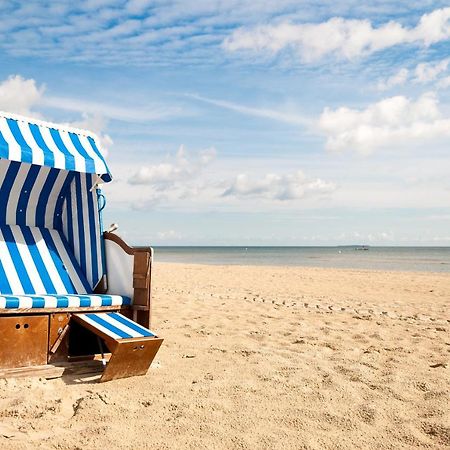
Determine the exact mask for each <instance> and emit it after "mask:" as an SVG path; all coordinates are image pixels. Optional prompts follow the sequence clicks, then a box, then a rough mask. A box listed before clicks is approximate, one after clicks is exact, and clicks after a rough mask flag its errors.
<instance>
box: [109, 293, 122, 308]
mask: <svg viewBox="0 0 450 450" xmlns="http://www.w3.org/2000/svg"><path fill="white" fill-rule="evenodd" d="M122 303H123V297H121V296H120V295H111V305H112V306H120V305H122Z"/></svg>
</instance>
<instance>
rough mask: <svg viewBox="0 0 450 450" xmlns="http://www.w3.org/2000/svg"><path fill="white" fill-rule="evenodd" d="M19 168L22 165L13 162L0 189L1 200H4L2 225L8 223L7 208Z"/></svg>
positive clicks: (1, 212) (0, 209)
mask: <svg viewBox="0 0 450 450" xmlns="http://www.w3.org/2000/svg"><path fill="white" fill-rule="evenodd" d="M19 168H20V163H18V162H14V161H11V162H10V164H9V167H8V170H7V171H6V174H5V179H4V180H3V183H2V186H1V187H0V199H1V200H2V208H0V225H1V224H5V223H6V208H7V205H8V202H9V196H10V194H11V189H12V187H13V184H14V181H15V180H16V177H17V173H18V172H19Z"/></svg>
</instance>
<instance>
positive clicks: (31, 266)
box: [11, 225, 46, 294]
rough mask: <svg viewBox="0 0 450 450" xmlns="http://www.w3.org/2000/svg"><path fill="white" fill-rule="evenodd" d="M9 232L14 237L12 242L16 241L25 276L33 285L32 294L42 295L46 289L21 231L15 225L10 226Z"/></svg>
mask: <svg viewBox="0 0 450 450" xmlns="http://www.w3.org/2000/svg"><path fill="white" fill-rule="evenodd" d="M11 232H12V234H13V236H14V240H15V241H16V245H17V249H18V251H19V254H20V256H21V258H22V262H23V264H24V266H25V268H26V270H27V275H28V277H29V278H30V281H31V284H32V285H33V289H34V292H35V293H36V294H44V293H45V291H46V289H45V287H44V284H43V283H42V279H41V277H40V275H39V271H38V269H37V267H36V264H35V262H34V260H33V257H32V256H31V252H30V248H29V247H28V244H27V243H26V242H25V237H24V235H23V233H22V230H21V229H20V227H18V226H17V225H16V226H14V225H11Z"/></svg>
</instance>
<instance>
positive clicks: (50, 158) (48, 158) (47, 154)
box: [29, 123, 55, 167]
mask: <svg viewBox="0 0 450 450" xmlns="http://www.w3.org/2000/svg"><path fill="white" fill-rule="evenodd" d="M29 127H30V131H31V134H32V135H33V137H34V140H35V141H36V144H37V145H38V146H39V147H40V148H41V149H42V150H43V151H44V166H49V167H53V166H54V165H55V155H54V154H53V152H52V151H51V150H50V149H49V148H48V146H47V144H46V143H45V141H44V138H43V137H42V134H41V131H40V129H39V127H38V126H37V125H35V124H34V123H30V124H29Z"/></svg>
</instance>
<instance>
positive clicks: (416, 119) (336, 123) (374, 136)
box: [318, 93, 450, 154]
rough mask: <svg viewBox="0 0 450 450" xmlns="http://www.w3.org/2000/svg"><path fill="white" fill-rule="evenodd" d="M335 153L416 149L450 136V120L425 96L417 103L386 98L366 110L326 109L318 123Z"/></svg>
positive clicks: (327, 145)
mask: <svg viewBox="0 0 450 450" xmlns="http://www.w3.org/2000/svg"><path fill="white" fill-rule="evenodd" d="M318 126H319V129H320V130H322V132H323V133H324V134H325V136H326V137H327V141H326V148H327V149H328V150H332V151H345V150H353V151H356V152H359V153H363V154H368V153H371V152H372V151H373V150H374V149H376V148H380V147H387V146H391V147H398V146H399V145H405V144H409V145H415V144H420V143H423V142H426V141H433V140H437V139H440V138H448V137H449V136H450V118H449V117H443V115H442V113H441V111H440V110H439V105H438V99H437V97H436V95H435V94H433V93H426V94H423V95H422V96H421V97H419V98H418V99H417V100H416V101H414V100H411V99H409V98H406V97H404V96H395V97H390V98H386V99H384V100H381V101H379V102H377V103H374V104H372V105H369V106H368V107H367V108H365V109H362V110H358V109H351V108H347V107H341V108H338V109H335V110H333V109H330V108H325V110H324V111H323V113H322V115H321V116H320V118H319V121H318Z"/></svg>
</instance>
